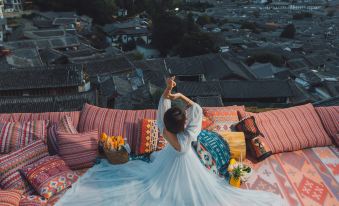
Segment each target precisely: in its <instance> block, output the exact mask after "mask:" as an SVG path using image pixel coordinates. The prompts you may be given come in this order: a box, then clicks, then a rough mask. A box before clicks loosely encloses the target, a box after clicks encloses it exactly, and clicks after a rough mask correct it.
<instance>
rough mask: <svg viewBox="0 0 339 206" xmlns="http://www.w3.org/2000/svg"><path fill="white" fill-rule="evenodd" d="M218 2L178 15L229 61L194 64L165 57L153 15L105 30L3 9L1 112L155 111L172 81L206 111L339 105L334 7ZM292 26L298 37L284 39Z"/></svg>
mask: <svg viewBox="0 0 339 206" xmlns="http://www.w3.org/2000/svg"><path fill="white" fill-rule="evenodd" d="M209 3H210V4H214V5H217V6H215V7H210V8H208V9H207V10H206V11H204V12H202V11H187V10H183V11H177V13H176V15H177V16H178V17H180V18H186V17H185V16H187V15H188V14H189V15H192V17H193V19H194V21H196V22H197V23H198V24H199V25H200V30H201V31H203V32H206V33H208V34H209V35H211V36H213V38H214V40H215V41H216V43H217V45H218V47H219V48H220V50H219V53H212V54H204V55H199V56H193V57H186V58H180V57H176V56H167V57H161V56H160V52H159V51H157V49H156V48H155V47H154V46H153V44H152V29H151V27H150V24H151V23H150V19H148V18H147V15H145V14H141V15H138V16H133V17H128V18H126V16H127V15H128V11H127V10H123V9H122V10H121V9H120V10H119V13H118V14H117V15H118V16H119V15H120V19H119V21H115V22H113V23H111V24H107V25H104V26H98V25H96V24H94V23H92V22H93V20H92V19H91V18H90V17H88V16H85V15H83V16H81V15H78V14H76V13H75V12H41V11H22V10H15V11H14V10H8V9H7V10H6V8H7V7H1V8H2V11H3V13H2V15H3V16H4V19H5V21H4V22H3V25H4V26H3V30H2V35H3V41H2V43H1V45H2V46H1V48H0V108H1V109H0V112H32V111H34V112H39V111H70V110H79V109H81V107H82V105H83V103H85V102H88V103H91V104H96V105H99V106H102V107H111V108H117V109H146V108H155V107H156V106H157V102H158V99H159V97H160V95H161V90H162V89H163V88H164V87H165V84H164V80H165V78H166V77H168V76H171V75H176V76H177V80H178V85H177V88H176V90H177V91H178V92H182V93H184V94H186V95H187V96H189V97H191V98H193V99H194V100H195V101H197V102H198V103H199V104H201V105H202V106H223V105H234V104H244V105H247V106H255V107H288V106H292V105H300V104H303V103H307V102H318V103H317V104H322V105H330V104H331V105H333V104H338V96H339V82H338V78H339V50H338V48H339V39H338V28H339V14H338V13H339V12H336V13H335V12H334V14H333V15H331V16H329V15H328V14H329V11H332V10H331V9H332V8H337V7H335V6H333V5H332V4H334V2H331V3H329V4H326V3H325V2H322V1H312V2H308V3H307V2H306V3H305V2H301V1H300V2H299V1H297V3H296V4H288V5H287V4H283V3H281V2H280V3H279V2H277V1H273V2H272V3H265V2H252V3H242V2H237V3H233V2H230V1H209ZM289 5H294V6H289ZM306 14H307V15H306ZM13 16H16V17H13ZM18 16H19V17H18ZM206 17H208V18H206ZM288 24H290V25H291V24H293V25H294V28H295V34H294V37H293V38H283V37H281V36H280V35H281V33H282V32H283V30H284V28H285V27H286V25H288ZM131 42H132V43H131Z"/></svg>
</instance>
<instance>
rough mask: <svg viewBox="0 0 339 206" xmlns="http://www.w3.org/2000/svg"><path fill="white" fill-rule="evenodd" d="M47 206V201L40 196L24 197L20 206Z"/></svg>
mask: <svg viewBox="0 0 339 206" xmlns="http://www.w3.org/2000/svg"><path fill="white" fill-rule="evenodd" d="M44 205H47V199H46V198H44V197H41V196H39V195H28V196H26V195H24V196H22V197H21V200H20V204H19V206H44Z"/></svg>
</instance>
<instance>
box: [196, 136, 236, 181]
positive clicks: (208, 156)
mask: <svg viewBox="0 0 339 206" xmlns="http://www.w3.org/2000/svg"><path fill="white" fill-rule="evenodd" d="M197 154H198V156H199V158H200V160H201V162H202V163H203V164H204V165H205V166H206V168H207V169H209V170H211V171H212V172H213V173H215V174H217V175H219V176H224V177H228V173H227V167H228V164H229V160H230V157H231V154H230V149H229V146H228V144H227V143H226V142H225V141H223V140H222V137H220V136H219V134H217V133H215V132H211V131H207V130H203V131H201V132H200V134H199V136H198V144H197Z"/></svg>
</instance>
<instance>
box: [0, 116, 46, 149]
mask: <svg viewBox="0 0 339 206" xmlns="http://www.w3.org/2000/svg"><path fill="white" fill-rule="evenodd" d="M47 127H48V121H46V120H42V121H40V120H39V121H30V122H5V123H1V122H0V153H1V154H7V153H9V152H13V151H16V150H18V149H20V148H22V147H24V146H26V145H28V144H30V143H32V142H33V141H36V140H38V139H41V140H42V141H43V142H45V143H47Z"/></svg>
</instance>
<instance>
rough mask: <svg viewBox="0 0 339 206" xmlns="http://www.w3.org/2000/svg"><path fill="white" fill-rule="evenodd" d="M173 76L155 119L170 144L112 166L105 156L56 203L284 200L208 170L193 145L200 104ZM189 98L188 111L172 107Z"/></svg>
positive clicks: (211, 205)
mask: <svg viewBox="0 0 339 206" xmlns="http://www.w3.org/2000/svg"><path fill="white" fill-rule="evenodd" d="M175 86H176V83H175V82H174V77H173V78H169V79H168V80H167V88H166V90H165V91H164V94H163V95H162V97H161V99H160V102H159V108H158V114H157V123H158V126H159V129H160V132H161V133H162V134H163V136H164V137H165V138H166V139H167V141H168V145H167V146H166V147H165V148H164V149H163V150H162V151H160V152H156V153H154V156H153V158H154V160H153V161H152V162H151V163H149V164H148V163H144V162H141V161H130V162H128V163H126V164H124V165H114V166H112V165H110V164H109V163H108V162H107V161H102V163H100V164H99V165H96V166H95V167H93V168H92V169H90V170H89V171H88V172H87V173H86V174H85V175H84V176H83V177H82V178H81V179H80V180H79V181H78V182H77V183H75V184H74V185H73V187H72V188H71V189H70V190H69V191H68V192H67V193H66V194H65V196H64V197H63V198H62V199H61V200H60V201H59V202H58V203H57V205H98V206H99V205H100V206H101V205H123V206H125V205H147V206H148V205H151V206H152V205H154V206H158V205H159V206H160V205H161V206H164V205H171V206H172V205H173V206H174V205H175V206H181V205H183V206H186V205H187V206H191V205H194V206H205V205H207V206H218V205H230V206H236V205H246V206H247V205H275V206H276V205H283V204H284V203H283V201H282V199H281V198H280V197H279V196H277V195H275V194H273V193H266V192H259V191H248V190H242V189H237V188H233V187H231V186H229V185H228V184H227V183H226V182H225V180H224V179H222V178H219V177H218V176H216V175H214V174H212V173H210V172H209V171H208V170H207V169H206V168H205V167H204V166H203V165H202V164H201V162H200V161H199V159H198V158H197V156H196V155H195V154H194V151H193V150H192V147H191V143H192V141H196V140H197V136H198V135H199V133H200V131H201V122H202V109H201V107H200V106H199V105H198V104H196V103H194V102H193V101H191V100H190V99H189V98H187V97H185V96H184V95H182V94H180V93H176V94H173V93H172V89H173V87H175ZM178 99H179V100H182V101H183V102H184V103H186V105H187V107H188V109H187V114H186V112H185V111H183V110H181V109H180V108H177V107H173V108H171V100H178Z"/></svg>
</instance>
